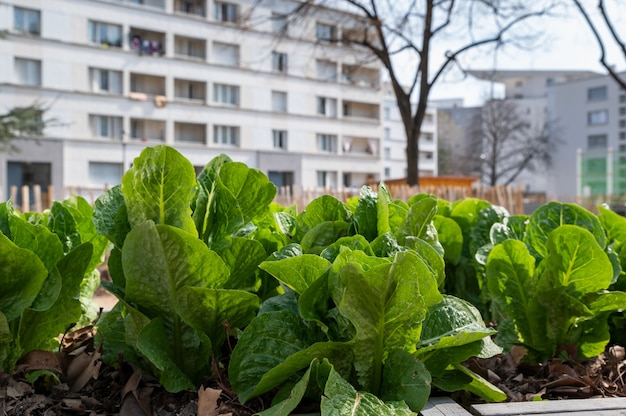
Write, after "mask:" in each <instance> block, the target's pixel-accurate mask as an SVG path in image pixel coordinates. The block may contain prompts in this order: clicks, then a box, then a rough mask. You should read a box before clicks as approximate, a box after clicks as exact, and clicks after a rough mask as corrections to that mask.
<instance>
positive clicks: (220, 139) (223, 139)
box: [213, 126, 239, 146]
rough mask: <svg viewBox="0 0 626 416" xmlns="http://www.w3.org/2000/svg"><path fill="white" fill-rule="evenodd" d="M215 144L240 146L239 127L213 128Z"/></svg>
mask: <svg viewBox="0 0 626 416" xmlns="http://www.w3.org/2000/svg"><path fill="white" fill-rule="evenodd" d="M213 143H215V144H220V145H226V146H239V127H234V126H213Z"/></svg>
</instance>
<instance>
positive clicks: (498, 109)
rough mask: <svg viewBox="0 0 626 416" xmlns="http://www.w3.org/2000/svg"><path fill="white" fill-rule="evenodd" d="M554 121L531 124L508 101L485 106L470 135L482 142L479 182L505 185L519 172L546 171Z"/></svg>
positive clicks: (556, 140)
mask: <svg viewBox="0 0 626 416" xmlns="http://www.w3.org/2000/svg"><path fill="white" fill-rule="evenodd" d="M555 126H556V123H555V122H554V121H548V120H543V121H542V122H539V123H535V124H532V123H531V122H530V120H529V118H528V117H525V116H524V115H523V114H521V112H520V109H519V108H518V106H517V104H516V103H515V102H514V101H511V100H491V101H488V102H486V103H485V105H484V106H483V113H482V128H481V129H479V130H478V131H476V132H475V133H474V134H476V135H479V136H480V139H481V140H482V151H480V150H479V151H475V152H474V158H475V159H480V163H481V166H482V169H481V173H482V177H483V181H484V182H485V183H487V184H488V185H490V186H495V185H499V184H501V185H509V184H511V183H512V182H513V181H514V180H515V179H516V178H517V177H518V176H519V175H520V174H521V173H522V172H524V171H530V172H535V171H537V170H539V169H542V168H543V169H545V168H548V167H549V166H550V164H551V162H552V155H553V154H554V152H555V150H556V147H557V146H558V144H559V138H558V133H557V131H556V128H555Z"/></svg>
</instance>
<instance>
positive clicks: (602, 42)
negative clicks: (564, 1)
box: [572, 0, 626, 89]
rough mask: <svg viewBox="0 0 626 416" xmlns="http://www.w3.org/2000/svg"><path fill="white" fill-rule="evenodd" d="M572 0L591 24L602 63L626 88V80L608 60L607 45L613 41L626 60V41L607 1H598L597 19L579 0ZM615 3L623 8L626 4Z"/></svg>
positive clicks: (622, 2)
mask: <svg viewBox="0 0 626 416" xmlns="http://www.w3.org/2000/svg"><path fill="white" fill-rule="evenodd" d="M572 1H573V2H574V5H575V6H576V8H577V9H578V11H579V12H580V14H581V15H582V16H583V18H584V19H585V22H587V26H589V29H591V32H592V33H593V36H594V37H595V38H596V41H597V42H598V46H599V48H600V63H601V64H602V66H603V67H604V68H605V69H606V70H607V72H608V73H609V75H610V76H611V78H613V79H614V80H615V82H617V84H618V85H619V86H620V87H622V88H623V89H626V80H624V79H623V78H621V77H620V76H619V74H618V73H617V72H616V71H615V68H614V66H613V65H612V64H611V63H609V61H608V59H609V58H608V56H607V50H606V47H607V46H608V45H609V44H611V43H612V44H614V45H616V46H617V47H618V48H619V50H620V51H621V52H622V58H623V59H624V60H626V43H625V42H624V40H623V39H622V37H621V36H620V34H619V32H618V31H617V26H616V24H615V22H614V19H613V18H612V17H611V13H609V11H608V10H607V4H606V2H605V1H604V0H599V1H598V6H597V9H598V11H599V12H600V13H599V15H598V16H597V17H596V19H593V18H592V15H591V12H590V11H589V10H588V8H587V7H585V6H584V5H583V4H582V3H581V2H580V1H579V0H572ZM614 3H615V5H616V6H618V7H622V8H623V7H624V6H626V4H625V3H624V1H620V0H616V1H615V2H614ZM601 29H605V30H606V31H608V34H606V35H603V34H601V33H600V31H601Z"/></svg>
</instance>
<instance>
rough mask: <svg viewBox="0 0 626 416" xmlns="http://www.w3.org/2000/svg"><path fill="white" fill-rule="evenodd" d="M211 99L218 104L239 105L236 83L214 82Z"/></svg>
mask: <svg viewBox="0 0 626 416" xmlns="http://www.w3.org/2000/svg"><path fill="white" fill-rule="evenodd" d="M213 101H214V102H216V103H220V104H227V105H234V106H237V105H239V87H238V86H236V85H226V84H214V85H213Z"/></svg>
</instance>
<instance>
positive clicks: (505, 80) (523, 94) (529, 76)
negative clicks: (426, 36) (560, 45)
mask: <svg viewBox="0 0 626 416" xmlns="http://www.w3.org/2000/svg"><path fill="white" fill-rule="evenodd" d="M468 73H469V74H470V75H473V76H474V77H476V78H478V79H482V80H485V81H489V82H492V83H498V84H501V85H503V86H504V97H503V98H504V99H505V100H511V101H512V102H513V103H515V105H516V108H517V110H518V111H519V115H520V117H522V118H523V119H524V120H527V121H528V123H529V131H530V132H531V134H541V133H542V132H541V130H542V129H544V128H545V127H546V126H547V127H548V129H549V131H548V134H552V135H554V138H557V139H558V140H559V141H560V143H561V145H559V146H558V150H557V151H556V154H555V155H554V156H555V159H557V158H560V155H562V154H563V152H567V151H568V148H569V147H570V143H569V140H570V137H569V136H568V135H567V132H566V131H564V130H563V129H562V126H563V125H564V124H565V123H564V120H563V118H562V117H561V115H562V114H563V113H564V112H567V111H569V110H570V109H571V105H570V104H566V103H560V106H555V105H554V104H553V103H552V102H549V99H548V97H549V93H550V91H551V90H552V89H553V88H556V87H557V86H560V85H563V84H567V83H569V82H575V80H580V79H585V78H588V77H590V76H594V75H596V74H595V73H594V72H590V71H565V70H496V71H493V70H476V71H468ZM563 105H565V106H563ZM572 163H573V162H572ZM560 169H561V167H560V165H559V164H558V163H556V160H555V165H554V167H553V168H552V169H550V171H535V172H530V171H524V172H523V173H522V174H520V175H519V176H518V177H517V179H516V180H515V181H514V182H513V184H514V185H518V186H522V187H523V189H525V191H526V192H532V193H546V194H547V195H548V196H554V195H559V193H554V192H562V191H565V189H564V188H558V187H556V188H555V186H554V175H557V176H558V175H565V177H567V173H565V171H564V172H563V173H559V172H560ZM574 177H575V176H571V177H570V179H573V178H574Z"/></svg>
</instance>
